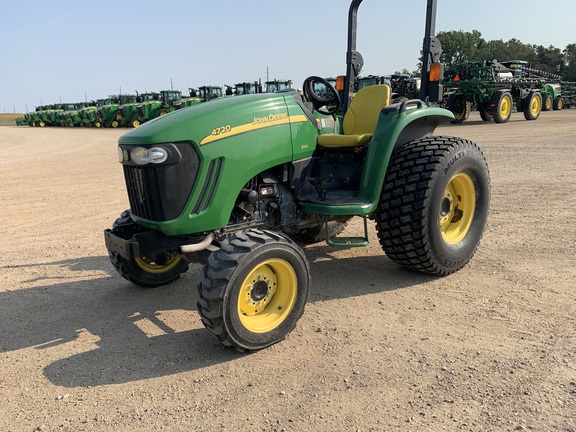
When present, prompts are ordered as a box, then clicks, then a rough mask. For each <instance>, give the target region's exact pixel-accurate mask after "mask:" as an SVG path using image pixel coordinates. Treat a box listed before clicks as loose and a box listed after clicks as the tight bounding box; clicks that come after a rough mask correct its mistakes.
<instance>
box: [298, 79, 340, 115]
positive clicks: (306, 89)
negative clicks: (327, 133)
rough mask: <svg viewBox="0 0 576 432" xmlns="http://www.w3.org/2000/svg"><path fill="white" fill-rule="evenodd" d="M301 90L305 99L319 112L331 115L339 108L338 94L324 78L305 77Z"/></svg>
mask: <svg viewBox="0 0 576 432" xmlns="http://www.w3.org/2000/svg"><path fill="white" fill-rule="evenodd" d="M302 92H303V93H304V97H305V98H306V100H307V101H308V102H312V104H313V105H314V109H315V110H316V111H318V112H319V113H320V114H324V115H332V114H334V113H335V112H336V111H338V109H339V108H340V104H341V102H340V95H339V94H338V92H337V91H336V89H335V88H334V86H332V84H330V83H329V82H328V81H326V80H325V79H324V78H320V77H318V76H311V77H308V78H306V79H305V80H304V84H302ZM322 107H324V108H325V109H322Z"/></svg>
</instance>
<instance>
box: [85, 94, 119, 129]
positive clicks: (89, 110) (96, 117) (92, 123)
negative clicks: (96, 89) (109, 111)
mask: <svg viewBox="0 0 576 432" xmlns="http://www.w3.org/2000/svg"><path fill="white" fill-rule="evenodd" d="M114 100H115V97H108V98H107V99H98V100H96V102H95V103H94V104H93V105H90V106H87V107H84V108H82V109H80V110H78V115H79V116H80V125H81V126H84V127H88V128H91V127H95V128H99V127H102V120H101V117H100V108H102V107H104V106H107V105H110V104H111V103H112V102H113V101H114Z"/></svg>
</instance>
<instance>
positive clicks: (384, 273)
mask: <svg viewBox="0 0 576 432" xmlns="http://www.w3.org/2000/svg"><path fill="white" fill-rule="evenodd" d="M332 252H333V249H331V248H329V247H322V246H320V247H314V248H311V249H307V255H308V258H309V260H310V261H311V263H312V264H311V271H312V281H313V283H312V287H311V291H310V297H309V301H310V302H315V301H325V300H332V299H341V298H348V297H353V296H363V295H367V294H371V293H377V292H384V291H390V290H395V289H401V288H408V287H411V286H414V285H418V284H421V283H426V282H427V281H429V280H431V278H430V277H427V276H424V275H420V274H417V273H413V272H410V271H407V270H404V269H402V268H399V267H398V266H396V265H395V264H393V263H392V262H391V261H390V260H389V259H387V258H386V257H385V256H383V255H382V256H367V257H358V258H347V259H341V258H340V259H336V258H334V257H333V256H332V255H331V253H332ZM335 261H337V262H338V263H337V264H336V263H335ZM38 265H42V266H49V265H56V266H64V267H66V268H68V269H71V270H77V271H81V270H82V271H85V270H98V271H105V272H109V273H110V275H109V276H105V277H100V278H98V279H90V280H80V281H79V280H78V279H79V278H73V277H71V279H75V280H74V281H70V282H63V283H62V282H61V283H56V284H45V285H43V286H37V287H34V288H28V289H21V290H17V291H8V292H3V293H0V328H2V332H1V333H0V353H6V352H11V351H16V350H20V349H25V348H32V347H33V348H35V349H37V350H48V349H50V348H56V349H58V347H59V346H60V345H62V344H65V343H74V342H75V341H78V349H77V350H74V348H71V350H72V351H75V354H74V355H72V356H70V357H66V358H59V359H58V360H56V361H54V362H52V363H50V364H49V365H47V366H46V367H45V369H44V373H45V375H46V377H47V378H48V379H49V380H50V381H51V382H52V383H54V384H55V385H59V386H65V387H76V386H99V385H105V384H111V383H123V382H131V381H137V380H142V379H147V378H153V377H160V376H167V375H171V374H176V373H179V372H183V371H190V370H196V369H201V368H204V367H207V366H211V365H215V364H219V363H223V362H228V361H232V360H234V359H237V358H239V356H242V354H240V353H237V352H236V351H235V350H233V349H231V348H226V347H223V346H222V345H221V344H220V342H219V341H218V340H217V339H216V338H215V337H213V336H212V335H211V334H210V333H209V332H208V331H207V330H206V329H204V327H203V326H202V324H201V321H200V318H199V316H198V314H197V313H196V306H195V305H196V301H197V298H198V295H197V291H196V286H197V284H198V282H199V275H200V269H201V267H200V266H199V265H192V266H191V269H190V270H189V271H188V272H187V273H185V274H184V275H183V277H182V278H181V279H180V280H179V281H177V282H175V283H173V284H172V285H169V286H165V287H160V288H156V289H142V288H138V287H136V286H134V285H132V284H130V283H129V282H127V281H125V280H124V279H123V278H121V277H120V276H118V275H117V274H116V273H112V272H113V270H112V268H111V265H110V263H109V261H108V257H86V258H81V259H76V260H69V261H58V262H52V263H43V264H38ZM39 280H41V278H38V279H35V281H36V282H38V281H39ZM166 311H179V313H180V314H184V315H183V316H185V317H190V322H189V323H185V325H186V328H187V330H185V331H177V329H174V328H172V327H170V325H169V324H167V323H165V322H163V321H162V320H161V319H159V315H162V313H163V312H166ZM181 316H182V315H181ZM143 319H146V320H147V321H148V322H149V323H152V324H153V325H156V326H157V327H158V329H160V330H161V331H160V332H159V333H161V334H159V335H155V336H149V335H147V334H146V333H145V332H143V331H142V330H141V329H140V328H139V327H138V326H137V325H136V324H137V321H141V320H143ZM87 334H88V335H89V336H88V337H91V338H92V339H93V343H94V344H95V345H96V346H97V348H96V349H92V350H90V351H87V352H79V351H81V350H82V349H85V347H86V346H87V345H86V344H85V343H80V342H79V341H80V340H81V338H82V337H86V335H87ZM88 346H90V344H88ZM67 349H68V350H70V348H67ZM52 355H54V356H55V357H58V356H59V355H60V353H55V354H52Z"/></svg>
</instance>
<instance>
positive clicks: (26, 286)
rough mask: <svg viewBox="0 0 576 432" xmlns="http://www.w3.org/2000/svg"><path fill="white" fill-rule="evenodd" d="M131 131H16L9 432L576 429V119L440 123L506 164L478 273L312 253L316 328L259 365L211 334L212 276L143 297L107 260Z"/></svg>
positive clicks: (1, 136) (8, 216)
mask: <svg viewBox="0 0 576 432" xmlns="http://www.w3.org/2000/svg"><path fill="white" fill-rule="evenodd" d="M123 132H124V131H120V130H110V129H108V130H94V129H63V128H50V129H49V128H43V129H40V128H28V127H18V128H17V127H4V128H0V154H1V157H0V181H1V192H0V208H1V210H0V212H1V213H0V214H1V215H2V219H3V221H4V223H3V224H2V226H1V228H0V230H1V231H0V232H1V236H0V250H1V257H2V259H1V262H0V271H1V275H2V277H1V278H0V329H1V332H0V362H1V368H0V398H1V400H2V403H1V408H0V412H1V414H0V430H2V431H15V432H20V431H29V432H32V431H35V430H37V431H40V430H41V431H43V432H44V431H152V430H166V431H169V430H174V431H180V430H182V431H184V430H185V431H237V430H242V431H282V430H285V431H308V430H313V431H363V432H365V431H437V430H465V431H514V430H533V431H572V432H574V431H576V289H575V286H576V139H575V137H576V110H565V111H560V112H545V113H542V115H541V117H540V119H538V120H537V121H533V122H528V121H525V120H524V118H523V117H522V115H521V114H513V117H512V119H511V121H510V122H509V123H507V124H502V125H497V124H493V123H492V124H483V123H482V122H481V121H480V118H479V116H477V114H476V113H474V114H473V115H472V117H471V119H470V120H469V121H468V122H466V123H464V124H463V125H461V126H453V125H447V126H443V127H441V128H439V133H442V134H450V135H456V136H462V137H465V138H469V139H472V140H474V141H476V142H477V143H478V144H480V146H481V147H482V148H483V150H484V151H485V153H486V156H487V159H488V163H489V165H490V169H491V177H492V205H491V214H490V218H489V223H488V227H487V231H486V234H485V236H484V239H483V242H482V244H481V247H480V249H479V251H478V252H477V254H476V256H475V257H474V259H473V261H472V262H471V263H470V264H469V265H468V266H467V267H466V268H465V269H464V270H462V271H460V272H458V273H457V274H454V275H452V276H449V277H445V278H434V277H426V276H423V275H419V274H415V273H412V272H409V271H406V270H404V269H402V268H399V267H397V266H396V265H395V264H393V263H392V262H390V261H389V260H388V259H387V258H386V257H385V256H384V254H383V253H382V251H381V249H380V247H379V245H378V242H377V240H376V236H375V232H374V230H373V231H372V243H371V245H370V246H369V247H368V248H364V249H355V250H348V251H337V250H333V249H330V248H329V247H327V246H326V245H316V246H312V247H308V248H307V249H306V252H307V255H308V257H309V260H310V261H311V263H312V264H311V267H312V278H313V283H312V287H311V295H310V298H309V302H308V305H307V308H306V312H305V313H304V316H303V318H302V319H301V320H300V321H299V323H298V325H297V327H296V329H295V330H294V331H293V332H292V333H291V334H290V335H289V336H288V337H287V338H286V339H285V340H284V341H283V342H281V343H279V344H277V345H275V346H273V347H270V348H268V349H265V350H263V351H260V352H257V353H254V354H249V355H243V354H239V353H236V352H235V351H234V350H232V349H227V348H224V347H222V346H221V345H220V344H219V342H218V341H217V340H216V339H215V338H214V337H213V336H212V335H211V334H209V333H208V332H207V331H206V330H205V329H204V328H203V326H202V324H201V322H200V319H199V316H198V314H197V312H196V310H195V304H196V300H197V294H196V285H197V283H198V281H199V270H200V266H198V265H193V266H191V269H190V271H189V272H188V273H186V274H185V275H184V277H183V278H182V279H181V280H179V281H178V282H177V283H175V284H173V285H170V286H168V287H164V288H159V289H153V290H142V289H139V288H137V287H135V286H132V285H131V284H130V283H128V282H126V281H125V280H124V279H122V278H121V277H120V276H118V275H117V274H116V273H115V271H114V269H113V268H112V266H111V264H110V262H109V261H108V257H107V253H106V249H105V247H104V242H103V235H102V230H104V229H105V228H107V227H109V226H110V225H111V224H112V222H113V220H114V219H115V218H116V217H117V216H118V215H119V214H120V212H121V211H122V210H124V209H125V208H127V207H128V204H127V197H126V195H125V191H124V184H123V178H122V173H121V167H120V164H119V163H118V162H117V156H116V141H117V138H118V136H119V135H120V134H122V133H123ZM359 228H360V224H359V223H353V224H352V225H351V226H350V228H349V229H348V231H349V232H348V235H352V233H353V232H354V231H358V230H359Z"/></svg>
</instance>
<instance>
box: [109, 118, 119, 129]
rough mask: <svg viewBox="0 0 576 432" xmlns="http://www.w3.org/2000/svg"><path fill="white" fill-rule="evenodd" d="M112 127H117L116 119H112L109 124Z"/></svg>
mask: <svg viewBox="0 0 576 432" xmlns="http://www.w3.org/2000/svg"><path fill="white" fill-rule="evenodd" d="M110 125H111V126H112V127H113V128H117V127H118V122H117V121H116V120H112V123H111V124H110Z"/></svg>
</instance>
